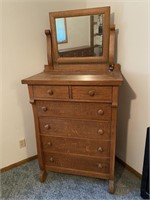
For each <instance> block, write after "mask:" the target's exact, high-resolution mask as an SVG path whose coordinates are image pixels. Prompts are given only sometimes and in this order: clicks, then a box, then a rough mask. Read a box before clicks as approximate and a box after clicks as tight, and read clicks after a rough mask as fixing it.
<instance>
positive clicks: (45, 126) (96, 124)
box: [39, 117, 110, 140]
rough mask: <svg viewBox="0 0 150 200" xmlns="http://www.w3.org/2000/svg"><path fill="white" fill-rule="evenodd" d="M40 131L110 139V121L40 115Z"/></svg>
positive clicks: (69, 135) (58, 134)
mask: <svg viewBox="0 0 150 200" xmlns="http://www.w3.org/2000/svg"><path fill="white" fill-rule="evenodd" d="M39 124H40V133H41V134H47V135H53V136H67V137H78V138H89V139H90V138H91V139H96V138H97V139H102V140H103V139H105V140H108V139H110V122H100V121H90V120H78V119H68V118H65V119H64V118H56V117H39Z"/></svg>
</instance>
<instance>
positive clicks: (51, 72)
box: [22, 27, 122, 193]
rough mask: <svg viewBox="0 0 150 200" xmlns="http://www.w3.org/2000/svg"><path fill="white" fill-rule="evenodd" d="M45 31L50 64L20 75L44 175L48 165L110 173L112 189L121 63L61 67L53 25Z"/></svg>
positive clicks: (55, 168) (79, 172)
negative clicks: (27, 75)
mask: <svg viewBox="0 0 150 200" xmlns="http://www.w3.org/2000/svg"><path fill="white" fill-rule="evenodd" d="M114 32H115V29H114V27H113V28H112V32H111V33H112V34H113V40H112V38H110V43H111V44H113V41H114ZM112 34H111V37H112ZM46 35H47V41H48V63H49V64H48V65H47V66H45V70H44V72H41V73H39V74H37V75H34V76H32V77H30V78H27V79H24V80H22V83H23V84H28V89H29V95H30V103H31V104H32V107H33V113H34V121H35V129H36V142H37V151H38V161H39V167H40V170H41V173H40V181H41V182H43V181H44V180H45V178H46V175H47V171H55V172H63V173H69V174H76V175H83V176H90V177H97V178H103V179H108V180H109V192H111V193H113V192H114V165H115V143H116V123H117V107H118V88H119V86H120V85H121V83H122V76H121V72H120V66H119V65H117V64H113V65H108V64H101V65H100V64H96V63H92V64H91V63H90V64H88V63H87V64H67V65H65V64H64V65H63V70H59V69H58V66H56V67H55V65H54V64H53V63H52V59H53V56H52V55H51V35H50V31H46ZM111 51H112V48H109V52H110V53H111ZM49 56H50V58H49ZM56 68H57V69H56ZM67 69H69V70H67ZM72 69H76V70H72ZM79 69H80V70H79ZM85 69H86V70H85Z"/></svg>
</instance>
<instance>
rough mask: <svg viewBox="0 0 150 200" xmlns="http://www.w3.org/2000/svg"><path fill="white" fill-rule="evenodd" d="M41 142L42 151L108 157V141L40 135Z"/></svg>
mask: <svg viewBox="0 0 150 200" xmlns="http://www.w3.org/2000/svg"><path fill="white" fill-rule="evenodd" d="M41 142H42V149H43V150H44V151H53V152H60V153H67V154H79V155H89V156H98V157H110V141H103V140H101V141H100V140H90V139H85V138H84V139H79V138H70V137H54V136H42V137H41Z"/></svg>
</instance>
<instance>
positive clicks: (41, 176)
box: [39, 170, 47, 183]
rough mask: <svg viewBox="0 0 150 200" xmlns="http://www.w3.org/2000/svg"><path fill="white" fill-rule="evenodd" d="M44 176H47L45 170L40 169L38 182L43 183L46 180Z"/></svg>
mask: <svg viewBox="0 0 150 200" xmlns="http://www.w3.org/2000/svg"><path fill="white" fill-rule="evenodd" d="M46 177H47V172H46V171H44V170H41V171H40V175H39V179H40V182H41V183H43V182H44V181H45V180H46Z"/></svg>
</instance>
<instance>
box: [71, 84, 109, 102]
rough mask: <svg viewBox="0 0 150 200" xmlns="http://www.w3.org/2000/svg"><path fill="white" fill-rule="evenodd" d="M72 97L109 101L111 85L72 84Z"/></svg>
mask: <svg viewBox="0 0 150 200" xmlns="http://www.w3.org/2000/svg"><path fill="white" fill-rule="evenodd" d="M72 98H73V99H84V100H86V99H87V100H103V101H111V99H112V87H109V86H108V87H103V86H72Z"/></svg>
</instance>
